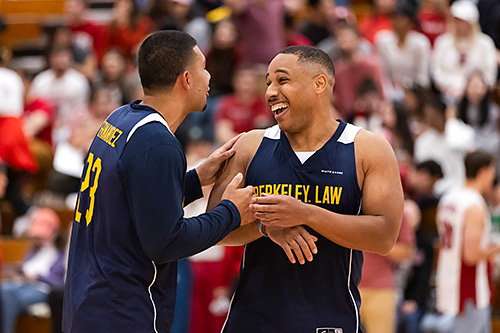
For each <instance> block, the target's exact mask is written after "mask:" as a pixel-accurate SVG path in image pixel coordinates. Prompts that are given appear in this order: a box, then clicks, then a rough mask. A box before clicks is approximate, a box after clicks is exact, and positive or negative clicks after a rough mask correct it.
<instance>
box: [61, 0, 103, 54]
mask: <svg viewBox="0 0 500 333" xmlns="http://www.w3.org/2000/svg"><path fill="white" fill-rule="evenodd" d="M87 13H88V8H87V1H86V0H65V2H64V14H65V19H66V24H67V25H68V28H69V29H70V30H71V31H72V32H73V36H74V37H73V39H74V42H75V44H76V45H81V46H82V47H84V48H86V49H88V47H89V46H92V48H93V50H94V54H95V55H96V56H97V60H98V61H100V60H101V58H102V56H103V55H104V52H105V51H106V49H107V45H106V34H105V31H104V28H103V27H101V26H100V25H98V24H96V23H93V22H90V21H88V20H87V19H86V14H87Z"/></svg>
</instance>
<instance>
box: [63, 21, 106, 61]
mask: <svg viewBox="0 0 500 333" xmlns="http://www.w3.org/2000/svg"><path fill="white" fill-rule="evenodd" d="M69 29H70V30H71V31H72V32H73V33H75V34H77V33H86V34H88V35H89V36H90V37H91V38H92V46H93V48H94V52H95V54H96V56H97V59H98V60H99V61H100V60H101V58H102V56H103V55H104V53H105V52H106V49H107V46H106V32H105V30H104V28H103V27H102V26H100V25H97V24H95V23H92V22H85V23H82V24H75V25H71V24H70V25H69Z"/></svg>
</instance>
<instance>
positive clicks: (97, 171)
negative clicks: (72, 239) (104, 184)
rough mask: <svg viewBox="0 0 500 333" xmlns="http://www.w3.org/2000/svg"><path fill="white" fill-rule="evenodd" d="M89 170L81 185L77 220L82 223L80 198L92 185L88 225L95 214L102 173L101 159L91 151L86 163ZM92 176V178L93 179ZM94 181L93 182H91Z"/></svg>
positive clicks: (87, 215) (87, 211) (87, 212)
mask: <svg viewBox="0 0 500 333" xmlns="http://www.w3.org/2000/svg"><path fill="white" fill-rule="evenodd" d="M86 167H87V171H86V172H85V178H84V179H83V182H82V184H81V186H80V195H79V196H78V202H77V204H76V212H75V221H76V222H78V223H80V220H81V218H82V213H81V212H80V200H81V197H82V196H83V193H84V192H85V191H86V190H87V189H88V188H89V187H90V191H89V193H88V195H89V201H88V203H89V204H88V208H87V210H86V212H85V221H87V226H88V225H89V224H90V222H91V221H92V215H93V214H94V205H95V192H96V191H97V186H98V185H99V176H100V175H101V169H102V165H101V159H100V158H99V157H96V158H95V160H94V154H93V153H89V156H88V158H87V163H86ZM91 178H92V179H91ZM91 183H92V184H91Z"/></svg>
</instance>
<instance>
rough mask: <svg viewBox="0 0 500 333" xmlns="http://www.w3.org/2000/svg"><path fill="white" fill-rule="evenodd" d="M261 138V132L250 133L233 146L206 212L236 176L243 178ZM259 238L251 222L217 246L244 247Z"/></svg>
mask: <svg viewBox="0 0 500 333" xmlns="http://www.w3.org/2000/svg"><path fill="white" fill-rule="evenodd" d="M263 136H264V131H263V130H255V131H251V132H248V133H246V134H244V135H243V136H242V137H241V138H240V139H239V140H238V141H237V142H236V143H235V144H234V146H233V149H234V151H235V154H234V155H233V157H232V158H231V159H230V160H228V162H227V164H226V166H225V168H224V170H223V171H222V173H221V175H220V177H219V178H218V180H217V182H216V183H215V185H214V187H213V189H212V192H211V193H210V197H209V199H208V205H207V211H209V210H211V209H213V208H214V207H215V206H216V205H217V203H219V202H220V200H221V197H222V193H223V192H224V190H225V189H226V186H227V185H228V184H229V182H230V181H231V180H232V179H233V177H234V176H235V175H236V174H238V173H242V174H243V177H245V175H246V171H247V168H248V165H249V164H250V161H251V160H252V158H253V156H254V155H255V152H256V151H257V149H258V147H259V145H260V142H261V141H262V138H263ZM244 183H245V181H244V179H243V181H242V182H241V185H240V186H243V184H244ZM261 236H262V235H261V234H260V232H259V228H258V222H252V223H249V224H247V225H244V226H242V227H240V228H238V229H236V230H234V231H233V232H231V233H230V234H229V235H227V236H226V238H224V239H223V240H222V241H221V242H220V243H219V245H229V246H237V245H245V244H248V243H250V242H253V241H254V240H256V239H258V238H259V237H261Z"/></svg>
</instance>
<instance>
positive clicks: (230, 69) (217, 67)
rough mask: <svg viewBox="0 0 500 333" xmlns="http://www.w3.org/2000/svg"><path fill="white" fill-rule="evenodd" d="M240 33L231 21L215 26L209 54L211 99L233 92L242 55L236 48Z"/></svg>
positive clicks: (221, 22)
mask: <svg viewBox="0 0 500 333" xmlns="http://www.w3.org/2000/svg"><path fill="white" fill-rule="evenodd" d="M237 38H238V32H237V31H236V26H235V25H234V23H233V22H232V21H231V20H228V19H225V20H221V21H219V22H217V23H216V24H215V26H214V33H213V35H212V43H211V47H210V49H209V50H208V52H207V58H206V61H207V64H206V68H207V71H208V72H209V73H210V75H212V78H211V79H210V97H214V96H218V95H225V94H229V93H231V92H232V91H233V87H232V79H233V76H234V70H235V68H236V66H237V65H238V64H239V62H240V59H241V54H240V52H239V50H238V48H237V47H236V43H237Z"/></svg>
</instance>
